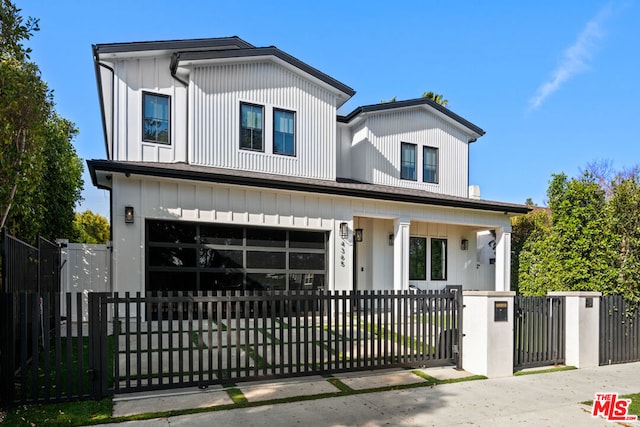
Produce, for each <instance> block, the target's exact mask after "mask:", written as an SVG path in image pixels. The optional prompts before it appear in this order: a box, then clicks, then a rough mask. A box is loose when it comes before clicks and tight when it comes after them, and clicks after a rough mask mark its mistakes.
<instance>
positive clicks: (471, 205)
mask: <svg viewBox="0 0 640 427" xmlns="http://www.w3.org/2000/svg"><path fill="white" fill-rule="evenodd" d="M87 165H88V167H89V172H90V174H91V180H92V182H93V184H94V185H95V186H96V187H98V188H102V189H107V190H110V189H111V183H112V179H111V177H112V175H113V174H114V173H120V174H124V175H126V176H132V175H138V176H144V177H156V178H166V179H177V180H186V181H198V182H209V183H216V184H229V185H240V186H246V187H256V188H269V189H275V190H288V191H300V192H306V193H317V194H328V195H334V196H346V197H356V198H362V199H374V200H385V201H391V202H405V203H417V204H421V205H433V206H445V207H451V208H463V209H472V210H480V211H490V212H501V213H503V214H505V215H517V214H525V213H527V212H529V211H530V210H531V208H529V207H528V206H525V205H520V204H514V203H504V202H494V201H487V200H476V199H469V198H465V197H454V196H447V195H442V194H437V193H430V192H427V191H422V190H415V189H409V188H398V187H390V186H384V185H375V184H367V183H361V182H354V181H346V180H345V181H329V180H318V179H311V178H300V177H291V176H279V175H272V174H265V173H259V172H247V171H240V170H236V169H221V168H212V167H208V166H193V165H188V164H185V163H143V162H120V161H110V160H88V161H87Z"/></svg>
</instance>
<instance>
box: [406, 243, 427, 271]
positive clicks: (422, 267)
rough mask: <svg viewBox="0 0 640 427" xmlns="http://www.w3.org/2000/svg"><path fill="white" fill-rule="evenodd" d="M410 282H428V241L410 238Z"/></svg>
mask: <svg viewBox="0 0 640 427" xmlns="http://www.w3.org/2000/svg"><path fill="white" fill-rule="evenodd" d="M409 280H427V239H425V238H424V237H410V238H409Z"/></svg>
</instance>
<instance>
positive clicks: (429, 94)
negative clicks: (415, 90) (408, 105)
mask: <svg viewBox="0 0 640 427" xmlns="http://www.w3.org/2000/svg"><path fill="white" fill-rule="evenodd" d="M422 97H423V98H427V99H430V100H432V101H433V102H435V103H436V104H440V105H442V106H443V107H446V106H447V104H448V103H449V101H448V100H446V99H444V96H443V95H441V94H439V93H433V92H431V91H429V92H425V93H423V94H422Z"/></svg>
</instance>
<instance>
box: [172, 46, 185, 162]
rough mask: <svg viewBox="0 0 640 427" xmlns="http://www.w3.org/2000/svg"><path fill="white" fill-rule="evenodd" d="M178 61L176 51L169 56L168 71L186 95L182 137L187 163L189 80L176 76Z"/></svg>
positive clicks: (178, 54)
mask: <svg viewBox="0 0 640 427" xmlns="http://www.w3.org/2000/svg"><path fill="white" fill-rule="evenodd" d="M179 63H180V52H176V53H174V54H173V55H172V56H171V62H170V64H169V72H170V73H171V77H173V78H174V79H176V80H177V81H179V82H180V83H182V84H183V85H184V87H185V88H186V95H185V98H186V108H185V115H186V117H185V124H186V129H185V137H184V141H185V147H184V154H185V161H186V162H187V163H189V82H185V81H184V80H182V79H181V78H179V77H178V76H177V72H178V64H179Z"/></svg>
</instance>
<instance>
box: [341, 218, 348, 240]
mask: <svg viewBox="0 0 640 427" xmlns="http://www.w3.org/2000/svg"><path fill="white" fill-rule="evenodd" d="M348 236H349V224H347V223H346V222H341V223H340V237H342V238H343V239H346V238H347V237H348Z"/></svg>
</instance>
